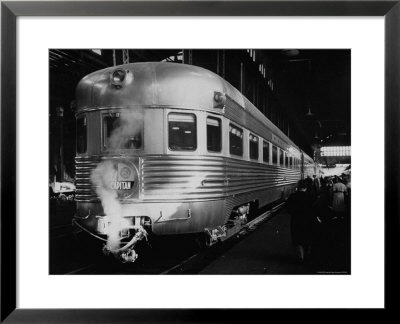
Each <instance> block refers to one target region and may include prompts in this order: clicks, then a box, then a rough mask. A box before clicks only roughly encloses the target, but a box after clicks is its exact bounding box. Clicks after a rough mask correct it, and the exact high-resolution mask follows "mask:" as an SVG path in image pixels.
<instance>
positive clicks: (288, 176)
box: [49, 48, 351, 275]
mask: <svg viewBox="0 0 400 324" xmlns="http://www.w3.org/2000/svg"><path fill="white" fill-rule="evenodd" d="M49 96H50V97H49V149H50V151H49V208H50V209H49V210H50V213H49V274H50V275H56V274H68V275H96V274H102V275H104V274H106V275H116V274H124V275H128V274H132V275H136V274H137V275H140V274H147V275H149V274H151V275H156V274H168V275H174V274H175V275H185V274H191V275H194V274H195V275H231V274H235V275H238V274H240V275H284V274H288V275H326V274H329V275H350V274H351V262H350V260H351V255H350V251H351V235H350V233H351V50H350V49H346V48H343V49H302V48H299V49H260V48H256V49H121V48H118V49H61V48H60V49H56V48H52V49H49Z"/></svg>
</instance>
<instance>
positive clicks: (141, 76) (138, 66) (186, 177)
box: [76, 63, 313, 234]
mask: <svg viewBox="0 0 400 324" xmlns="http://www.w3.org/2000/svg"><path fill="white" fill-rule="evenodd" d="M116 69H118V70H122V71H126V76H127V77H125V78H124V79H123V81H121V83H120V84H119V87H115V86H113V84H111V83H110V75H111V74H112V73H113V72H114V71H115V70H116ZM216 100H217V101H218V102H216ZM77 105H78V110H77V117H79V116H81V115H85V116H86V117H87V121H88V122H87V125H88V126H87V127H88V130H87V141H88V145H87V152H85V153H83V154H78V155H77V157H76V188H77V190H76V201H77V219H78V221H79V222H80V224H81V225H82V226H85V227H86V228H88V229H90V230H92V231H94V232H95V231H96V228H98V224H97V221H96V216H103V215H104V211H103V209H102V207H101V202H100V200H99V198H98V197H97V195H96V191H95V188H94V187H93V184H92V183H91V180H90V179H91V172H92V170H93V169H95V168H96V166H97V165H98V163H99V162H100V161H104V160H112V161H115V163H117V162H118V161H119V162H120V163H125V164H126V165H132V168H131V169H134V170H136V172H137V179H135V181H134V182H133V184H132V185H134V186H135V187H134V190H132V192H130V193H129V195H119V200H120V203H121V205H122V213H123V217H143V216H145V217H148V218H149V219H150V223H151V224H150V226H151V231H152V232H153V233H155V234H180V233H195V232H203V231H205V230H206V229H208V230H209V231H211V232H212V229H215V228H219V227H220V226H224V224H226V223H227V221H228V219H229V217H230V215H231V213H232V210H233V209H234V208H235V207H238V206H240V205H243V204H247V203H250V202H254V201H257V202H258V206H259V207H262V206H264V205H266V204H268V203H271V202H273V201H275V200H277V199H280V198H284V197H286V196H288V194H290V192H291V191H292V189H293V188H294V186H295V185H296V183H297V181H298V180H299V179H300V178H301V176H302V174H301V173H302V169H301V168H300V167H299V168H287V167H282V166H277V165H272V163H271V164H270V163H264V162H263V158H262V154H260V155H259V158H258V159H256V160H251V161H250V159H249V158H248V138H247V136H248V134H249V133H250V132H251V133H252V134H254V135H256V136H259V137H260V138H262V139H264V140H267V141H269V142H270V143H272V144H273V145H276V146H278V147H279V148H281V149H283V150H286V151H288V152H290V154H291V155H292V156H294V157H296V158H298V159H300V156H301V155H303V153H302V152H301V150H300V149H299V148H298V147H297V146H296V145H295V144H294V143H293V142H292V141H291V140H290V139H289V138H288V137H287V136H285V134H283V133H282V132H281V131H280V130H279V129H278V128H277V127H276V126H275V125H274V124H272V122H271V121H270V120H268V119H267V117H266V116H264V115H263V114H262V113H261V112H260V111H259V110H257V108H256V107H254V105H252V104H251V103H250V101H249V100H247V99H246V98H245V97H243V95H242V94H241V93H240V92H239V91H238V90H236V89H235V88H234V87H232V86H231V85H230V84H229V83H228V82H226V81H225V80H223V79H222V78H221V77H219V76H218V75H216V74H214V73H212V72H210V71H208V70H205V69H203V68H200V67H196V66H191V65H184V64H174V63H134V64H126V65H122V66H119V67H114V68H107V69H104V70H101V71H98V72H94V73H92V74H90V75H88V76H86V77H85V78H83V79H82V80H81V82H80V83H79V84H78V87H77ZM119 110H125V111H140V112H143V121H144V122H143V125H144V126H143V146H142V147H141V148H140V149H135V150H129V149H127V150H121V151H118V152H116V151H104V150H102V126H101V125H102V114H104V112H116V111H119ZM171 111H178V112H185V111H187V112H190V113H191V114H195V115H196V121H197V147H196V150H195V151H179V152H178V151H171V150H170V149H169V148H168V141H167V140H166V138H167V136H168V125H167V116H168V113H170V112H171ZM207 116H213V117H218V118H220V119H221V122H222V133H223V134H222V150H221V152H213V153H210V152H208V151H207V139H206V130H205V128H206V118H207ZM231 122H233V123H236V124H237V125H238V126H239V127H241V128H243V130H244V138H245V140H244V141H243V151H244V155H243V157H239V156H234V155H231V154H229V133H228V129H229V124H230V123H231ZM259 143H260V144H259V148H262V140H260V141H259ZM261 151H262V149H261ZM304 156H305V154H304ZM269 160H270V161H271V158H270V157H269ZM305 161H306V162H307V163H310V165H311V166H312V164H311V163H313V161H312V160H311V159H310V158H309V157H307V156H305ZM306 169H307V172H311V171H310V168H309V167H307V168H306ZM136 180H137V181H136ZM128 187H129V189H130V188H131V187H130V185H125V184H121V185H120V186H119V187H118V188H120V189H121V188H122V189H121V190H124V189H125V188H128ZM86 215H90V216H89V217H87V218H86V217H84V216H86ZM212 233H215V231H214V232H212Z"/></svg>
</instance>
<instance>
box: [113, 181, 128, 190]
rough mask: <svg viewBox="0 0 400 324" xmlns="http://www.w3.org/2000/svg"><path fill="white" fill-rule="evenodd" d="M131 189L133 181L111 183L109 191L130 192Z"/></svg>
mask: <svg viewBox="0 0 400 324" xmlns="http://www.w3.org/2000/svg"><path fill="white" fill-rule="evenodd" d="M132 187H133V181H113V182H112V183H111V189H115V190H131V189H132Z"/></svg>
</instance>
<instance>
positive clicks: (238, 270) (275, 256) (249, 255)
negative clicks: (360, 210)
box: [199, 209, 350, 275]
mask: <svg viewBox="0 0 400 324" xmlns="http://www.w3.org/2000/svg"><path fill="white" fill-rule="evenodd" d="M349 236H350V231H349V229H348V228H347V225H346V224H344V222H334V221H331V222H329V223H328V224H321V226H318V232H317V233H316V234H315V243H314V245H313V247H312V248H311V253H310V255H309V256H308V258H306V259H305V260H304V261H303V262H301V260H300V257H299V252H298V250H297V248H296V247H295V246H293V245H292V242H291V233H290V215H289V214H288V212H287V211H286V210H285V209H282V210H280V211H279V212H277V213H275V214H274V215H273V216H272V217H271V218H269V219H267V220H266V221H265V222H263V223H262V224H260V225H259V226H258V227H257V228H256V229H255V230H254V231H253V233H251V234H250V235H248V236H246V237H244V238H243V239H242V240H240V241H239V242H238V243H237V244H235V245H234V246H233V247H232V248H231V249H229V251H227V252H226V253H224V254H223V255H221V256H220V257H219V258H218V259H216V260H214V261H213V262H212V263H211V264H209V265H208V266H207V267H206V268H204V269H203V270H202V271H201V272H200V273H199V274H204V275H206V274H247V275H248V274H350V237H349Z"/></svg>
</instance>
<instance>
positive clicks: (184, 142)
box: [168, 113, 197, 151]
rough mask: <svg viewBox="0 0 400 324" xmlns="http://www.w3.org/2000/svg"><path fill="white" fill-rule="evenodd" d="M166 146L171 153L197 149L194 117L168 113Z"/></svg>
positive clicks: (192, 115)
mask: <svg viewBox="0 0 400 324" xmlns="http://www.w3.org/2000/svg"><path fill="white" fill-rule="evenodd" d="M168 134H169V136H168V146H169V149H170V150H173V151H194V150H195V149H196V148H197V139H196V116H195V115H194V114H179V113H170V114H169V115H168Z"/></svg>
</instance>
